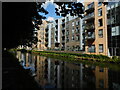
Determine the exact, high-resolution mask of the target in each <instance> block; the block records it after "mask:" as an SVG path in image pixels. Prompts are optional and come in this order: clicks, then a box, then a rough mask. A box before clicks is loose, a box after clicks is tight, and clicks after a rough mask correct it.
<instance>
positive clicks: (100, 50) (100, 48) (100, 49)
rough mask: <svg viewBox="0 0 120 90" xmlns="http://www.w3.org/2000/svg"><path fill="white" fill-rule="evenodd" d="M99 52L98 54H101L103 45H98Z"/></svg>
mask: <svg viewBox="0 0 120 90" xmlns="http://www.w3.org/2000/svg"><path fill="white" fill-rule="evenodd" d="M99 52H100V53H102V52H103V44H99Z"/></svg>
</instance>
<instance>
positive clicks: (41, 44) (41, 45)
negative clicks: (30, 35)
mask: <svg viewBox="0 0 120 90" xmlns="http://www.w3.org/2000/svg"><path fill="white" fill-rule="evenodd" d="M46 27H47V22H46V21H45V20H43V21H42V24H41V25H39V30H37V38H38V42H37V50H46V49H47V47H46V46H45V43H46V42H45V37H46V31H45V30H46Z"/></svg>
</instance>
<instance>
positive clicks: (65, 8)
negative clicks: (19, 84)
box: [2, 2, 106, 48]
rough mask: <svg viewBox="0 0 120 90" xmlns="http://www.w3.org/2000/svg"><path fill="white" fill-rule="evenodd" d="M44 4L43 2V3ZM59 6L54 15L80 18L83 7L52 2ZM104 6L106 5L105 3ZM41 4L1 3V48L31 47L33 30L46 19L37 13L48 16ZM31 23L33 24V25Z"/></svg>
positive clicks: (80, 4)
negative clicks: (68, 15)
mask: <svg viewBox="0 0 120 90" xmlns="http://www.w3.org/2000/svg"><path fill="white" fill-rule="evenodd" d="M43 3H44V2H43ZM54 3H56V4H57V5H58V6H59V9H57V8H55V10H56V15H61V16H63V17H65V16H66V15H67V14H68V13H70V15H71V16H76V15H77V16H79V17H82V14H83V13H84V6H83V4H82V3H76V2H54ZM105 4H106V3H105ZM41 5H42V2H37V3H35V2H24V3H23V2H22V3H21V2H3V3H2V25H3V26H2V29H3V31H2V46H3V48H14V47H17V46H18V45H26V44H27V45H29V46H30V45H31V43H32V42H34V43H36V42H37V39H35V38H34V37H33V30H34V29H35V28H36V29H39V27H38V25H40V24H41V23H42V19H45V18H46V17H44V16H42V15H39V14H38V12H43V13H45V14H48V11H46V10H45V9H44V8H43V7H41ZM32 22H35V24H34V25H33V23H32Z"/></svg>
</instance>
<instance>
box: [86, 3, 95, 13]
mask: <svg viewBox="0 0 120 90" xmlns="http://www.w3.org/2000/svg"><path fill="white" fill-rule="evenodd" d="M93 10H94V2H92V3H91V4H89V5H88V6H87V7H86V8H85V11H86V12H91V11H93Z"/></svg>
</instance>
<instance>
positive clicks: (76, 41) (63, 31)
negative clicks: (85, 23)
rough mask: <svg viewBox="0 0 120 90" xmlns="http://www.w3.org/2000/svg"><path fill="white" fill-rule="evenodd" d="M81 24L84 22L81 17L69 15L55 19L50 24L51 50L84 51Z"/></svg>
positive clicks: (49, 41)
mask: <svg viewBox="0 0 120 90" xmlns="http://www.w3.org/2000/svg"><path fill="white" fill-rule="evenodd" d="M81 22H82V20H81V19H80V18H79V17H77V16H75V17H73V16H70V15H67V16H66V17H62V18H59V19H55V20H54V21H53V22H52V23H49V24H48V28H49V29H48V32H49V36H48V38H49V40H48V43H49V45H48V47H49V49H50V50H60V51H80V50H82V49H83V43H82V39H83V37H82V25H81V24H82V23H81ZM46 42H47V41H46Z"/></svg>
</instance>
